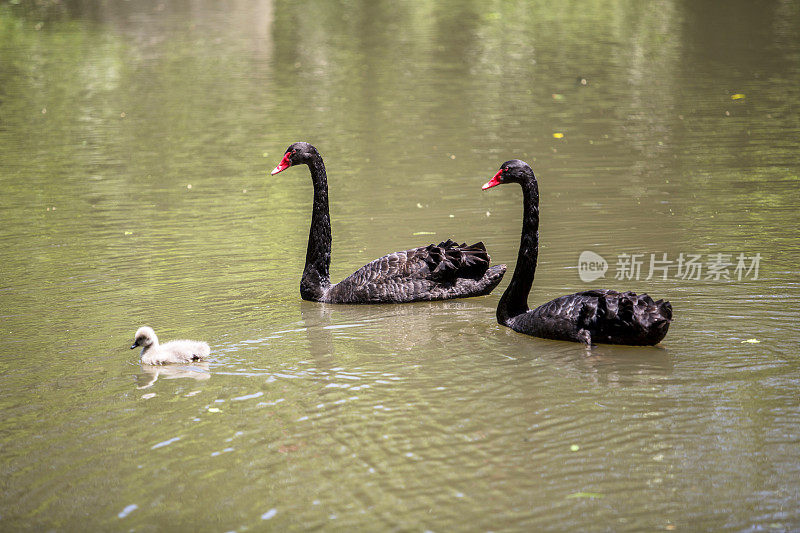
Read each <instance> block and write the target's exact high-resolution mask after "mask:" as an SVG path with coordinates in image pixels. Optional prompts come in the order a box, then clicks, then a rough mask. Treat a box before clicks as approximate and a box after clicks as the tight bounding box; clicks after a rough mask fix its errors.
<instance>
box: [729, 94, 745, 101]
mask: <svg viewBox="0 0 800 533" xmlns="http://www.w3.org/2000/svg"><path fill="white" fill-rule="evenodd" d="M742 98H744V95H743V94H742V93H736V94H732V95H731V100H741V99H742Z"/></svg>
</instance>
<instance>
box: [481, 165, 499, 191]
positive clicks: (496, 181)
mask: <svg viewBox="0 0 800 533" xmlns="http://www.w3.org/2000/svg"><path fill="white" fill-rule="evenodd" d="M501 174H503V169H502V168H501V169H500V170H498V171H497V174H495V175H494V176H493V177H492V179H490V180H489V181H487V182H486V183H484V184H483V187H481V189H482V190H484V191H485V190H486V189H491V188H492V187H494V186H495V185H500V184H502V183H503V182H502V181H500V175H501Z"/></svg>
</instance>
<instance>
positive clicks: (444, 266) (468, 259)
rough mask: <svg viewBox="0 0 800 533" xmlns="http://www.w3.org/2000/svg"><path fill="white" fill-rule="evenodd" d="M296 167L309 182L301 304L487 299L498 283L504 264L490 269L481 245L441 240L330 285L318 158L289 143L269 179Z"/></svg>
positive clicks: (323, 180)
mask: <svg viewBox="0 0 800 533" xmlns="http://www.w3.org/2000/svg"><path fill="white" fill-rule="evenodd" d="M301 164H302V165H308V168H309V170H310V171H311V180H312V181H313V182H314V205H313V211H312V215H311V229H310V230H309V234H308V250H307V251H306V266H305V269H304V270H303V277H302V279H301V281H300V296H301V297H302V298H303V299H304V300H311V301H316V302H328V303H337V304H368V303H406V302H417V301H422V300H447V299H451V298H466V297H470V296H481V295H484V294H489V293H490V292H492V289H494V288H495V287H496V286H497V284H498V283H500V280H501V279H503V274H505V272H506V265H495V266H493V267H491V268H490V267H489V261H490V257H489V254H488V253H486V248H485V247H484V245H483V243H482V242H477V243H475V244H473V245H471V246H466V245H465V244H461V245H458V244H456V243H455V242H453V241H451V240H447V241H444V242H441V243H439V244H438V245H434V244H431V245H429V246H422V247H420V248H414V249H412V250H406V251H404V252H395V253H392V254H389V255H385V256H383V257H381V258H379V259H375V260H374V261H372V262H370V263H367V264H366V265H364V266H363V267H361V268H359V269H358V270H356V271H355V272H354V273H353V274H351V275H350V276H349V277H347V278H346V279H344V280H342V281H340V282H339V283H337V284H336V285H332V284H331V281H330V275H329V273H328V268H329V267H330V263H331V221H330V215H329V214H328V178H327V174H326V173H325V164H324V163H323V162H322V156H321V155H320V154H319V152H317V149H316V148H314V147H313V146H311V145H310V144H308V143H305V142H298V143H294V144H293V145H291V146H290V147H289V148H288V149H287V150H286V153H285V154H284V156H283V159H281V162H280V163H278V166H277V167H275V169H274V170H273V171H272V174H273V175H274V174H277V173H278V172H283V171H284V170H286V169H287V168H289V167H291V166H294V165H301Z"/></svg>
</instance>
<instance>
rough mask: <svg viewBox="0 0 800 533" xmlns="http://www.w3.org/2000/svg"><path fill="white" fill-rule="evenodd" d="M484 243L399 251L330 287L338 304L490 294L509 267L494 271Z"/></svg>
mask: <svg viewBox="0 0 800 533" xmlns="http://www.w3.org/2000/svg"><path fill="white" fill-rule="evenodd" d="M490 261H491V258H490V257H489V254H488V253H487V252H486V247H485V246H484V245H483V243H482V242H477V243H475V244H472V245H469V246H467V245H466V244H456V243H455V242H454V241H452V240H449V239H448V240H447V241H444V242H440V243H439V244H430V245H428V246H421V247H419V248H413V249H411V250H405V251H403V252H394V253H391V254H388V255H385V256H383V257H380V258H378V259H375V260H374V261H371V262H369V263H367V264H366V265H364V266H363V267H361V268H359V269H358V270H356V271H355V272H354V273H353V274H351V275H350V276H348V277H347V278H346V279H344V280H342V281H341V282H340V283H338V284H336V285H334V286H333V287H331V288H330V290H329V291H328V293H327V297H326V298H325V299H324V301H329V302H333V303H382V302H385V303H401V302H414V301H421V300H445V299H449V298H463V297H468V296H480V295H482V294H488V293H489V292H491V291H492V289H494V287H496V286H497V284H498V283H500V280H501V279H502V278H503V274H505V270H506V269H505V265H499V266H495V267H492V268H489V263H490Z"/></svg>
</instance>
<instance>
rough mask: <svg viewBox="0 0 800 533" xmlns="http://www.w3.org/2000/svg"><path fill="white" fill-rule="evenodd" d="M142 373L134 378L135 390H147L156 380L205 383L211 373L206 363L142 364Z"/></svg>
mask: <svg viewBox="0 0 800 533" xmlns="http://www.w3.org/2000/svg"><path fill="white" fill-rule="evenodd" d="M141 367H142V373H141V374H138V375H137V376H136V382H137V383H144V384H142V385H137V386H136V388H137V389H148V388H150V387H152V386H153V383H155V382H156V381H158V378H159V377H161V378H163V379H178V378H190V379H195V380H197V381H205V380H207V379H208V378H210V377H211V372H210V371H209V368H208V363H207V362H198V363H194V364H191V365H145V364H142V365H141Z"/></svg>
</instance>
